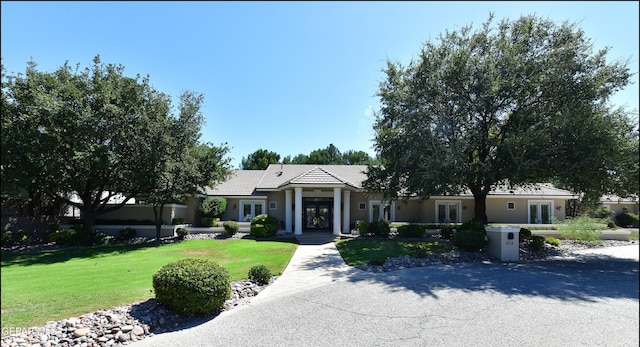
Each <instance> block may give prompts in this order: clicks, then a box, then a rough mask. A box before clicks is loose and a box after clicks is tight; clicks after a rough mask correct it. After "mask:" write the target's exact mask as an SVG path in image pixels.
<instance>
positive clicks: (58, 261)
mask: <svg viewBox="0 0 640 347" xmlns="http://www.w3.org/2000/svg"><path fill="white" fill-rule="evenodd" d="M296 247H297V245H296V244H294V243H287V242H274V241H255V240H237V239H235V240H189V241H183V242H178V243H172V244H165V245H155V244H147V245H118V246H105V247H94V248H83V249H72V250H57V251H45V252H33V253H26V252H25V253H4V252H3V253H2V280H1V285H2V291H1V295H2V331H3V332H4V331H7V330H8V329H5V327H14V328H15V327H19V328H28V327H32V326H40V325H43V324H44V323H46V322H47V321H50V320H60V319H66V318H69V317H73V316H77V315H80V314H83V313H89V312H93V311H96V310H100V309H107V308H111V307H114V306H119V305H124V304H129V303H134V302H137V301H142V300H146V299H148V298H152V297H154V294H153V286H152V276H153V274H154V273H155V272H156V271H157V270H158V269H159V268H160V267H162V266H163V265H165V264H167V263H170V262H172V261H176V260H178V259H182V258H191V257H194V258H207V259H212V260H214V261H216V262H217V263H219V264H220V265H222V266H224V267H225V268H226V269H227V270H229V273H230V275H231V280H232V281H235V280H239V279H245V278H247V274H248V272H249V269H250V268H251V267H252V266H253V265H259V264H263V265H265V266H267V268H269V270H270V271H271V273H272V274H274V275H280V274H281V273H282V271H284V269H285V267H286V266H287V264H288V263H289V260H290V259H291V256H292V255H293V252H294V251H295V249H296Z"/></svg>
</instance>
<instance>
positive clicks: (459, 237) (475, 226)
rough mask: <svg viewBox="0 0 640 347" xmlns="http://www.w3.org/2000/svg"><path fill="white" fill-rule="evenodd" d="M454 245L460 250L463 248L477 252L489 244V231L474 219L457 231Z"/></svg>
mask: <svg viewBox="0 0 640 347" xmlns="http://www.w3.org/2000/svg"><path fill="white" fill-rule="evenodd" d="M453 244H454V245H455V246H457V247H458V248H461V249H463V250H466V251H470V252H477V251H479V250H481V249H483V248H484V247H486V246H487V245H488V244H489V238H488V237H487V231H486V230H485V229H484V224H483V223H482V222H481V221H479V220H477V219H472V220H470V221H468V222H465V223H463V224H462V225H460V226H459V227H458V230H456V234H455V236H454V237H453Z"/></svg>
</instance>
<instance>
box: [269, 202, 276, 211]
mask: <svg viewBox="0 0 640 347" xmlns="http://www.w3.org/2000/svg"><path fill="white" fill-rule="evenodd" d="M269 209H270V210H277V209H278V203H277V202H275V201H271V202H269Z"/></svg>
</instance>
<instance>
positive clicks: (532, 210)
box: [529, 201, 553, 224]
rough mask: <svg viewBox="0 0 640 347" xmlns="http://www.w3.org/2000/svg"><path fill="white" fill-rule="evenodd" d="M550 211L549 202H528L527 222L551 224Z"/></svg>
mask: <svg viewBox="0 0 640 347" xmlns="http://www.w3.org/2000/svg"><path fill="white" fill-rule="evenodd" d="M552 211H553V210H552V207H551V202H547V201H534V202H529V224H551V222H552V217H553V215H552V214H551V212H552Z"/></svg>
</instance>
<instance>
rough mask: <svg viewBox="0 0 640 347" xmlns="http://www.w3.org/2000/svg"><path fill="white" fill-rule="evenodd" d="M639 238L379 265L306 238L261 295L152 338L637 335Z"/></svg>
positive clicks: (521, 342)
mask: <svg viewBox="0 0 640 347" xmlns="http://www.w3.org/2000/svg"><path fill="white" fill-rule="evenodd" d="M638 251H639V250H638V246H630V247H629V248H625V249H622V248H621V249H617V250H612V249H607V250H600V251H599V252H598V251H596V252H594V251H589V252H582V253H580V254H576V255H575V256H574V257H569V258H564V259H555V260H548V261H538V262H528V263H523V264H518V263H510V264H507V263H460V264H452V265H438V266H429V267H423V268H413V269H405V270H400V271H395V272H389V273H382V274H372V273H365V272H362V271H360V270H357V269H353V268H351V267H349V266H347V265H345V264H344V262H343V261H342V258H341V257H340V255H339V254H338V252H337V250H336V248H335V246H334V245H333V243H328V244H324V245H301V246H300V247H299V248H298V250H297V251H296V253H295V254H294V256H293V258H292V260H291V263H290V265H289V266H288V267H287V269H286V270H285V272H284V273H283V275H282V276H281V277H280V278H279V279H278V280H276V281H275V282H274V283H273V284H272V285H270V286H269V287H268V288H266V289H265V290H264V291H263V292H262V293H260V294H259V295H258V296H257V297H256V298H255V299H253V300H252V301H251V303H250V304H247V305H244V306H240V307H238V308H235V309H233V310H231V311H227V312H223V313H222V314H220V315H219V316H218V317H216V318H214V319H212V320H210V321H208V322H206V323H203V324H201V325H199V326H196V327H192V328H188V329H184V330H180V331H175V332H171V333H165V334H161V335H157V336H154V337H151V338H148V339H145V340H142V341H140V342H136V343H135V344H134V345H135V346H136V347H142V346H638V344H639V333H638V328H639V317H638V315H639V302H638Z"/></svg>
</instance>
